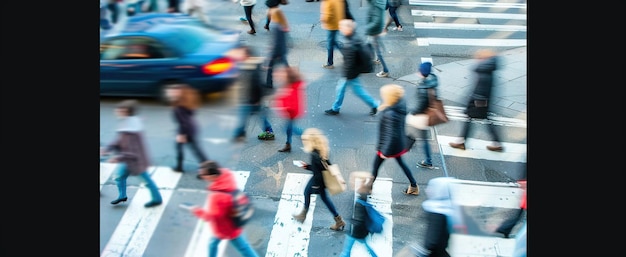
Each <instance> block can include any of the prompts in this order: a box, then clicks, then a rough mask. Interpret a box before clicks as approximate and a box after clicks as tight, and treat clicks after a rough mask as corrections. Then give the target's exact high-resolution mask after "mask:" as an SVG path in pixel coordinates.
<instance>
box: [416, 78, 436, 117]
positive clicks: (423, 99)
mask: <svg viewBox="0 0 626 257" xmlns="http://www.w3.org/2000/svg"><path fill="white" fill-rule="evenodd" d="M438 86H439V79H438V78H437V75H435V74H432V73H431V74H428V76H427V77H425V78H424V79H422V81H420V82H419V84H418V85H417V90H416V94H415V95H416V96H415V98H416V99H417V105H416V106H415V108H414V109H413V111H411V114H413V115H415V114H418V113H424V112H426V109H428V105H429V104H430V98H428V89H430V88H432V89H434V90H435V92H434V93H435V95H434V96H435V97H437V87H438Z"/></svg>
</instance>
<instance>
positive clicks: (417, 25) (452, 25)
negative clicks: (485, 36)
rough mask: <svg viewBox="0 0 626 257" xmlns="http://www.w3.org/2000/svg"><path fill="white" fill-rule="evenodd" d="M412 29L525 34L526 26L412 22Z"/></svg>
mask: <svg viewBox="0 0 626 257" xmlns="http://www.w3.org/2000/svg"><path fill="white" fill-rule="evenodd" d="M413 27H414V28H416V29H459V30H489V31H516V32H526V26H522V25H496V24H468V23H438V22H413Z"/></svg>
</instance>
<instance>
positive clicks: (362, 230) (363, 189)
mask: <svg viewBox="0 0 626 257" xmlns="http://www.w3.org/2000/svg"><path fill="white" fill-rule="evenodd" d="M372 183H373V178H372V177H370V178H365V181H363V184H362V185H361V186H360V187H359V189H357V194H358V199H360V200H362V201H366V202H367V196H368V195H370V194H371V192H372ZM368 220H369V219H368V217H367V210H366V209H365V206H363V205H362V204H361V203H359V202H358V201H355V202H354V211H353V213H352V220H351V224H350V234H349V235H347V236H346V241H345V242H344V246H343V251H342V252H341V254H340V255H339V257H350V254H351V252H352V246H354V242H357V241H358V242H360V243H362V244H363V245H365V248H366V249H367V251H368V252H369V254H370V255H371V256H372V257H377V256H378V255H376V252H374V249H372V247H370V245H369V244H368V243H367V240H365V238H366V237H367V236H368V235H369V234H370V232H369V231H368V230H367V221H368Z"/></svg>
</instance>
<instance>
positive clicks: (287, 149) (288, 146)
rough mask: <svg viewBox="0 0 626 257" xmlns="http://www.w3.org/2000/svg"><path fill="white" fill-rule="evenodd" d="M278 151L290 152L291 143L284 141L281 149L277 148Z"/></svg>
mask: <svg viewBox="0 0 626 257" xmlns="http://www.w3.org/2000/svg"><path fill="white" fill-rule="evenodd" d="M278 151H279V152H281V153H284V152H287V153H288V152H291V144H290V143H286V144H285V146H284V147H283V148H282V149H279V150H278Z"/></svg>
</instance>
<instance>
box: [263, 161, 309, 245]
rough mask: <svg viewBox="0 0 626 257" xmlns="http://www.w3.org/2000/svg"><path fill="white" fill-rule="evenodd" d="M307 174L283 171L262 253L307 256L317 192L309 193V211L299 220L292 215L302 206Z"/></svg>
mask: <svg viewBox="0 0 626 257" xmlns="http://www.w3.org/2000/svg"><path fill="white" fill-rule="evenodd" d="M311 177H312V175H310V174H300V173H287V177H286V178H285V183H284V186H283V192H282V195H281V196H280V202H279V203H278V209H277V210H276V216H275V218H274V226H273V228H272V233H271V235H270V240H269V242H268V243H267V252H266V253H265V257H285V256H298V257H307V256H308V252H309V241H310V237H311V236H310V233H311V227H312V225H313V212H314V211H315V200H316V198H317V195H315V194H313V195H311V205H310V206H309V212H308V213H307V215H306V219H305V220H304V222H303V223H302V224H301V223H299V222H297V221H296V220H295V219H294V218H293V217H292V215H293V214H296V213H299V212H300V211H301V210H302V208H303V206H304V188H305V186H306V184H307V183H308V182H309V179H311Z"/></svg>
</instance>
